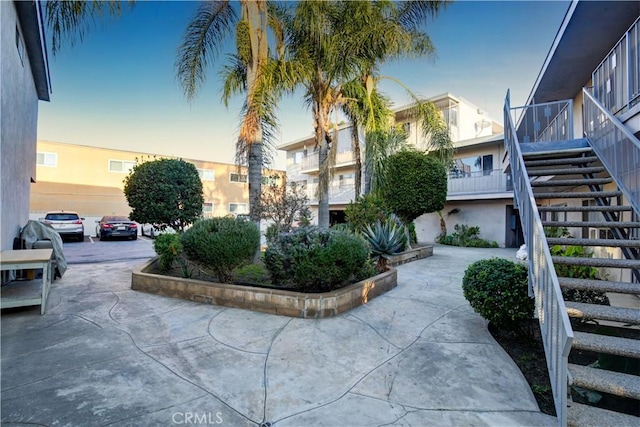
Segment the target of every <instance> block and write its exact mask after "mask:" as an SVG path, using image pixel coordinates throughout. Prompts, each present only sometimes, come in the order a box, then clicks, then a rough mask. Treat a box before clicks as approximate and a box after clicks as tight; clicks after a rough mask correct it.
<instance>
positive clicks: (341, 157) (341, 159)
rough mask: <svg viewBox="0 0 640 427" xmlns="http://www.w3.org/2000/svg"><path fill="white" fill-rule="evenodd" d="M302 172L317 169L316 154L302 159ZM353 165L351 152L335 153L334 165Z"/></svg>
mask: <svg viewBox="0 0 640 427" xmlns="http://www.w3.org/2000/svg"><path fill="white" fill-rule="evenodd" d="M300 164H301V168H302V170H310V169H318V153H311V154H309V155H307V156H304V157H303V158H302V161H301V162H300ZM349 164H355V161H354V160H353V151H351V150H348V151H340V152H337V153H336V161H335V165H336V166H340V165H349Z"/></svg>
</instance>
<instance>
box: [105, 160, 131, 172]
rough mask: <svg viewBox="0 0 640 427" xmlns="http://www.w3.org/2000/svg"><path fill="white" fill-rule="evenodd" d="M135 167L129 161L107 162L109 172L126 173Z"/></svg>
mask: <svg viewBox="0 0 640 427" xmlns="http://www.w3.org/2000/svg"><path fill="white" fill-rule="evenodd" d="M135 165H136V162H132V161H129V160H109V172H118V173H128V172H129V171H130V170H131V169H133V167H134V166H135Z"/></svg>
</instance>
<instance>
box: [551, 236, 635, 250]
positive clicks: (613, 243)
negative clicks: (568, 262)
mask: <svg viewBox="0 0 640 427" xmlns="http://www.w3.org/2000/svg"><path fill="white" fill-rule="evenodd" d="M547 243H549V244H550V245H570V246H578V245H579V246H607V247H611V248H640V240H622V239H577V238H571V237H547Z"/></svg>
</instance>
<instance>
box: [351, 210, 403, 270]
mask: <svg viewBox="0 0 640 427" xmlns="http://www.w3.org/2000/svg"><path fill="white" fill-rule="evenodd" d="M362 235H363V236H364V238H365V240H366V241H367V242H368V243H369V246H370V247H371V255H372V256H373V257H374V259H375V260H376V261H377V265H376V270H377V271H378V272H379V273H381V272H383V271H386V270H387V261H388V260H389V258H390V257H391V256H392V255H394V254H397V253H398V252H401V251H402V250H403V249H404V247H405V245H406V243H407V239H406V237H405V233H404V231H403V229H402V227H398V226H397V225H396V223H395V222H393V221H391V220H387V221H384V222H380V221H378V222H376V223H375V224H373V225H367V226H366V227H364V229H363V230H362Z"/></svg>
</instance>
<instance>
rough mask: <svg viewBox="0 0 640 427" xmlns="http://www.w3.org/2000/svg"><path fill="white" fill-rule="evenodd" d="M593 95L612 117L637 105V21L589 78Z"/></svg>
mask: <svg viewBox="0 0 640 427" xmlns="http://www.w3.org/2000/svg"><path fill="white" fill-rule="evenodd" d="M592 82H593V95H594V96H595V98H596V99H597V100H598V101H600V102H601V103H602V104H603V105H604V107H605V108H606V109H607V110H609V111H610V112H611V113H612V114H614V115H620V114H623V113H625V112H626V111H628V110H629V109H630V108H631V107H633V106H634V105H635V104H637V103H639V102H640V18H638V19H636V21H635V22H634V23H633V24H632V25H631V27H630V28H629V29H628V30H627V32H626V33H625V34H624V35H623V36H622V38H621V39H620V41H618V43H617V44H616V45H615V46H614V48H613V49H611V51H610V52H609V54H608V55H607V56H606V57H605V58H604V59H603V60H602V62H601V63H600V65H598V67H597V68H596V69H595V71H594V72H593V75H592Z"/></svg>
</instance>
